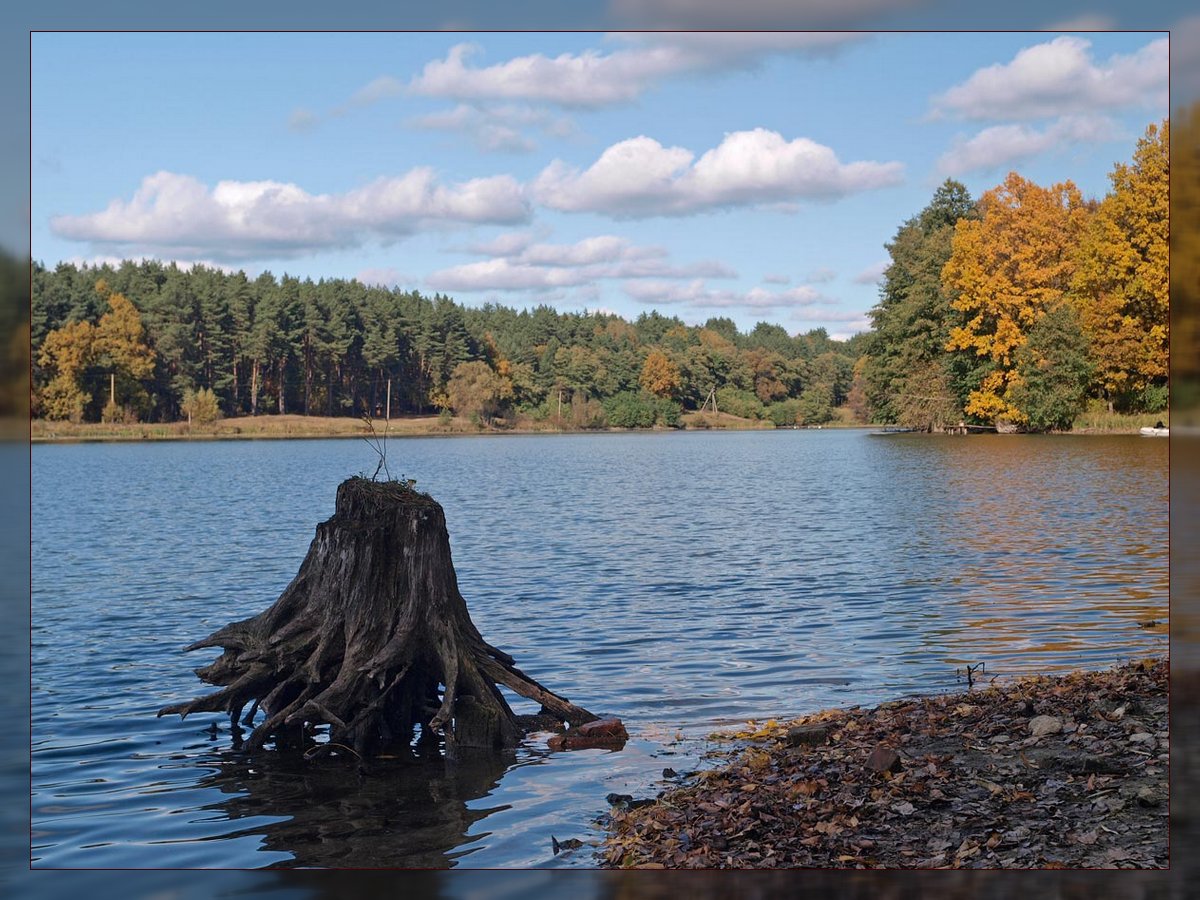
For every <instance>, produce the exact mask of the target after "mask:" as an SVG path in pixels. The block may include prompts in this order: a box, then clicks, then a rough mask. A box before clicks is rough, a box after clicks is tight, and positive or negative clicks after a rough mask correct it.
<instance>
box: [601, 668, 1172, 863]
mask: <svg viewBox="0 0 1200 900" xmlns="http://www.w3.org/2000/svg"><path fill="white" fill-rule="evenodd" d="M1168 681H1169V676H1168V666H1167V663H1166V661H1165V660H1162V659H1149V660H1142V661H1139V662H1134V663H1129V664H1127V665H1123V666H1119V667H1116V668H1113V669H1109V670H1106V671H1102V672H1080V673H1073V674H1069V675H1064V676H1055V677H1039V678H1031V679H1023V680H1019V681H1010V682H997V683H995V684H993V685H991V686H988V687H986V688H983V689H976V690H972V691H968V692H966V693H960V694H954V695H944V696H936V697H925V698H917V699H906V700H899V701H895V702H892V703H885V704H882V705H881V706H878V707H875V708H873V709H862V708H858V707H855V708H852V709H834V710H826V711H823V712H820V713H816V714H814V715H811V716H806V717H804V718H801V719H797V720H795V721H792V722H787V723H776V722H768V723H766V724H765V725H763V726H761V727H757V726H753V725H751V727H749V728H748V729H747V730H745V731H742V732H739V733H735V734H730V735H724V736H719V737H720V738H721V744H720V748H721V749H719V750H718V751H717V753H718V754H719V755H720V756H721V757H722V764H721V765H720V766H719V767H717V768H715V769H712V770H707V771H703V772H700V773H698V774H695V775H693V776H691V777H689V778H686V779H683V780H682V781H681V783H679V784H677V785H676V786H674V787H672V788H670V789H668V790H666V791H664V792H663V793H662V794H660V795H659V796H658V797H657V798H656V799H655V801H654V802H652V803H648V804H644V805H642V804H633V805H632V808H626V809H619V808H614V810H613V815H612V820H611V825H610V834H609V837H608V839H607V841H606V842H605V844H604V846H603V848H602V849H601V854H602V863H603V864H604V865H606V866H609V867H639V868H822V869H826V868H922V869H937V868H998V869H1009V868H1011V869H1036V868H1047V869H1064V868H1071V869H1075V868H1134V869H1151V868H1165V867H1167V865H1168V818H1167V815H1168V809H1167V807H1168V762H1169V753H1168V706H1167V694H1168ZM664 774H665V775H666V774H668V773H664Z"/></svg>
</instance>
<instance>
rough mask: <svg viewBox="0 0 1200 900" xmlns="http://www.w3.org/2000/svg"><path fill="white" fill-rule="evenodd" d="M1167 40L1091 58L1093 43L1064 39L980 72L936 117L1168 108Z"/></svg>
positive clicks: (938, 105)
mask: <svg viewBox="0 0 1200 900" xmlns="http://www.w3.org/2000/svg"><path fill="white" fill-rule="evenodd" d="M1167 81H1168V41H1167V39H1166V38H1160V39H1157V40H1154V41H1151V42H1150V43H1148V44H1146V46H1144V47H1142V48H1141V49H1140V50H1137V51H1136V52H1134V53H1131V54H1124V55H1123V54H1114V55H1113V56H1111V57H1109V58H1108V59H1107V60H1105V61H1103V62H1098V61H1096V60H1094V59H1093V58H1092V53H1091V41H1089V40H1087V39H1086V38H1082V37H1078V36H1073V35H1064V36H1062V37H1057V38H1055V39H1054V40H1052V41H1047V42H1046V43H1042V44H1036V45H1034V46H1032V47H1026V48H1025V49H1023V50H1021V51H1020V52H1019V53H1017V55H1016V56H1015V57H1014V58H1013V59H1012V61H1011V62H1007V63H998V64H996V65H993V66H988V67H987V68H984V69H979V70H978V71H976V72H975V73H974V74H973V75H971V77H970V78H968V79H967V80H966V81H965V82H963V83H962V84H959V85H955V86H954V87H952V88H950V89H949V90H948V91H946V92H945V93H943V94H941V95H940V96H938V97H935V98H934V100H933V109H934V113H935V115H937V114H951V115H955V116H960V117H962V118H967V119H1010V120H1020V119H1037V118H1048V117H1052V116H1060V115H1064V114H1068V113H1081V114H1085V113H1089V112H1095V111H1098V110H1106V109H1124V108H1132V107H1155V106H1162V107H1165V106H1166V102H1167Z"/></svg>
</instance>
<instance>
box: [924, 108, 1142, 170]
mask: <svg viewBox="0 0 1200 900" xmlns="http://www.w3.org/2000/svg"><path fill="white" fill-rule="evenodd" d="M1121 137H1122V132H1121V130H1120V128H1119V127H1118V126H1117V125H1116V123H1115V122H1113V121H1112V120H1111V119H1107V118H1104V117H1084V116H1066V117H1064V118H1062V119H1059V120H1058V121H1057V122H1054V123H1052V124H1051V125H1049V126H1047V127H1046V128H1042V129H1038V128H1034V127H1032V126H1029V125H995V126H993V127H991V128H985V129H983V131H981V132H979V133H978V134H976V135H974V136H973V137H971V138H965V139H964V138H959V139H958V140H957V141H956V142H955V143H954V146H952V147H951V148H950V149H949V150H948V151H946V152H945V153H944V154H943V155H942V156H941V158H940V159H939V160H938V171H939V172H941V174H942V175H950V176H957V175H962V174H965V173H967V172H977V171H991V170H995V169H999V168H1002V167H1005V166H1009V165H1012V164H1013V163H1016V162H1020V161H1023V160H1026V159H1030V158H1031V157H1034V156H1038V155H1040V154H1042V153H1045V152H1047V151H1050V150H1061V149H1063V148H1064V147H1067V146H1070V145H1071V144H1080V143H1104V142H1106V141H1113V140H1119V139H1120V138H1121Z"/></svg>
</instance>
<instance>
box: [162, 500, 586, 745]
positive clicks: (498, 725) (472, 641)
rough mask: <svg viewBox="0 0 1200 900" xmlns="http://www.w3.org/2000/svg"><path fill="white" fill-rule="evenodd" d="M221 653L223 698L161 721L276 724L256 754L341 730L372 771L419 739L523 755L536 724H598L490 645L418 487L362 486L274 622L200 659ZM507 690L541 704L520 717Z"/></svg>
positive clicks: (337, 735)
mask: <svg viewBox="0 0 1200 900" xmlns="http://www.w3.org/2000/svg"><path fill="white" fill-rule="evenodd" d="M205 647H221V648H223V649H224V652H223V653H222V654H221V656H220V657H218V658H217V660H216V661H215V662H213V663H212V664H210V665H207V666H203V667H201V668H199V669H196V674H197V675H198V676H199V677H200V678H201V680H203V681H205V682H207V683H209V684H213V685H218V686H220V687H221V690H219V691H217V692H215V693H213V694H209V695H207V696H205V697H200V698H198V699H196V700H192V701H190V702H187V703H178V704H174V705H172V706H167V707H165V708H163V709H162V710H160V711H159V713H158V714H159V715H160V716H162V715H163V714H166V713H179V714H180V715H181V716H184V717H186V716H187V715H188V714H190V713H194V712H226V713H228V714H229V717H230V720H231V721H232V722H233V723H234V724H235V725H236V724H237V721H238V718H239V716H240V715H241V713H242V710H243V709H244V708H245V707H246V705H247V704H253V705H252V707H251V710H250V714H249V715H248V716H247V718H246V721H245V724H247V725H250V724H253V720H254V716H255V714H256V713H257V712H258V711H259V709H260V708H261V710H262V712H263V714H264V716H265V718H264V719H263V720H262V721H261V723H259V724H258V725H257V726H256V727H255V728H254V729H253V731H252V732H251V734H250V736H249V737H248V739H247V742H246V743H247V747H248V748H249V749H251V750H256V749H260V748H262V747H263V746H264V745H265V744H266V743H267V742H268V741H273V742H274V744H275V746H276V747H277V748H282V747H286V746H294V745H296V744H298V743H300V742H301V741H302V740H303V739H304V735H305V734H306V733H308V731H309V730H311V728H312V727H314V726H317V725H322V724H328V725H329V726H330V734H329V741H330V743H331V744H334V743H336V744H342V745H345V746H348V747H351V748H352V749H353V750H354V751H355V752H356V753H357V754H358V755H359V756H360V757H361V758H364V759H365V758H367V757H369V756H370V755H372V754H374V753H377V752H379V750H380V749H382V748H385V747H393V748H395V747H400V748H407V747H409V746H410V744H411V742H412V739H413V737H414V734H415V729H416V728H418V727H420V729H421V736H422V737H427V736H429V735H431V734H438V733H442V734H444V735H445V739H446V750H447V755H449V756H453V755H454V753H455V751H456V750H457V749H460V748H466V747H477V748H497V747H511V746H514V745H516V744H517V743H518V742H519V741H520V739H521V737H522V736H523V734H524V728H523V727H522V721H521V720H522V719H523V718H525V719H528V720H529V722H530V724H533V723H534V722H535V721H536V723H537V724H539V725H544V724H545V723H546V722H548V721H553V722H557V723H559V724H560V725H561V723H563V722H566V723H569V724H570V725H580V724H582V723H584V722H589V721H593V720H595V719H596V718H597V716H595V715H593V714H592V713H590V712H588V711H587V710H586V709H582V708H581V707H578V706H575V705H574V704H572V703H570V702H568V701H567V699H566V698H564V697H560V696H559V695H557V694H555V693H553V692H552V691H550V690H548V689H546V688H545V687H543V686H542V685H540V684H538V683H537V682H536V681H534V680H533V679H532V678H530V677H529V676H528V675H526V674H524V673H523V672H521V671H520V670H519V669H517V668H516V667H515V666H514V665H513V658H512V657H511V656H509V655H508V654H507V653H504V652H503V651H501V650H498V649H496V648H495V647H492V646H491V645H490V644H488V643H487V642H485V641H484V640H483V638H482V637H481V636H480V634H479V631H478V630H477V629H476V628H475V625H474V624H473V623H472V622H471V617H470V616H469V615H468V613H467V605H466V602H465V601H464V600H463V598H462V595H461V594H460V593H459V591H458V579H457V577H456V576H455V573H454V565H453V563H452V562H451V559H450V538H449V535H448V533H447V531H446V516H445V513H444V512H443V511H442V507H441V506H440V505H439V504H438V503H437V502H436V501H434V500H433V499H432V498H430V497H429V496H428V495H427V494H422V493H419V492H418V491H415V490H413V488H412V486H411V484H409V483H405V482H396V481H386V482H376V481H373V480H370V479H367V478H351V479H349V480H347V481H344V482H342V484H341V485H339V487H338V491H337V503H336V506H335V511H334V514H333V517H332V518H330V519H329V520H328V521H326V522H322V523H321V524H319V525H318V526H317V534H316V537H315V538H314V539H313V542H312V544H311V546H310V547H309V549H308V555H307V556H306V557H305V559H304V562H303V563H302V564H301V565H300V571H299V572H298V573H297V575H296V577H295V578H294V579H293V580H292V583H291V584H289V585H288V586H287V588H286V589H285V590H284V592H283V593H282V594H281V595H280V597H279V599H278V600H276V601H275V603H274V604H273V605H272V606H271V607H270V608H269V609H267V610H265V611H264V612H262V613H260V614H259V615H257V616H253V617H251V618H249V619H245V620H243V621H240V622H232V623H230V624H229V625H226V626H225V627H224V628H221V629H219V630H217V631H216V632H214V633H213V634H211V635H209V636H208V637H206V638H204V639H203V640H201V641H197V642H196V643H194V644H192V645H191V646H189V647H188V648H187V650H189V651H190V650H199V649H202V648H205ZM497 685H504V686H506V687H508V688H510V689H511V690H513V691H515V692H516V693H517V694H520V695H521V696H524V697H528V698H530V699H532V700H535V701H537V702H538V703H540V704H541V710H540V712H539V713H538V715H537V716H536V717H518V716H516V715H515V714H514V713H513V711H512V709H511V708H510V707H509V705H508V703H507V702H506V701H505V699H504V697H503V696H502V695H501V693H500V691H499V689H498V687H497Z"/></svg>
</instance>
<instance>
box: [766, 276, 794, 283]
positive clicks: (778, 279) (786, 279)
mask: <svg viewBox="0 0 1200 900" xmlns="http://www.w3.org/2000/svg"><path fill="white" fill-rule="evenodd" d="M791 283H792V279H791V276H789V275H779V274H771V275H764V276H763V284H791Z"/></svg>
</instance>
